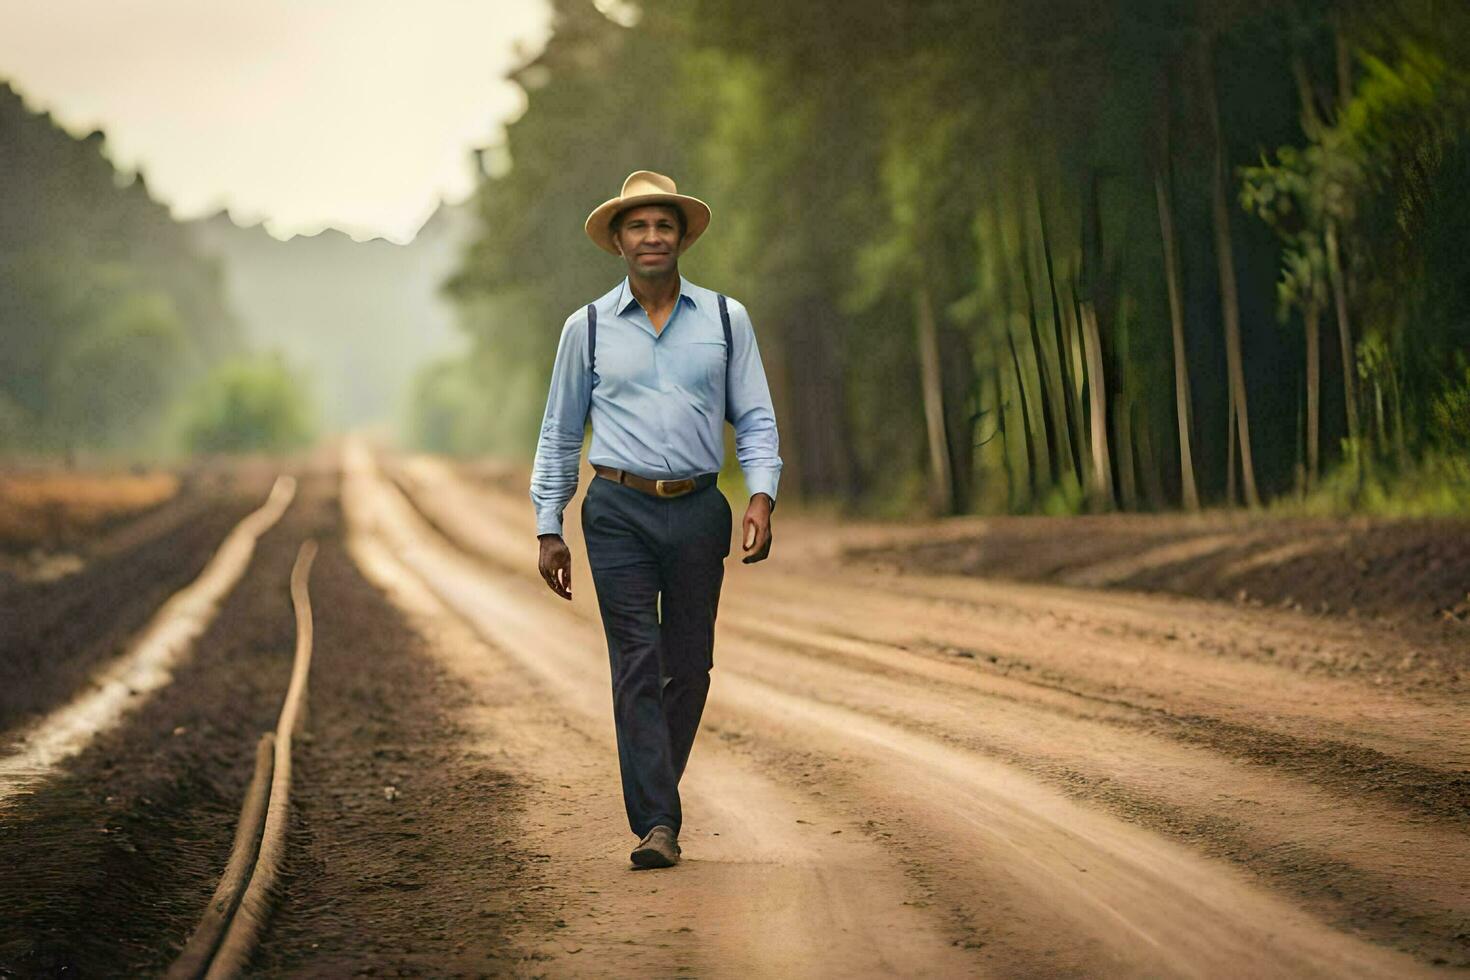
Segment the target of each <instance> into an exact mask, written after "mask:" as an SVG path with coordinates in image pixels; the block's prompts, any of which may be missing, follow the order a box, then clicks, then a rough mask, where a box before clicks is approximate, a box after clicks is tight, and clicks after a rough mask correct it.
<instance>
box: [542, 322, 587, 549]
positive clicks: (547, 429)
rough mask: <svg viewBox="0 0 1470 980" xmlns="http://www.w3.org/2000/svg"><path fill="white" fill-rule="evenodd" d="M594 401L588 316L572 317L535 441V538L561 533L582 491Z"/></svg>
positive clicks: (558, 350) (559, 348) (558, 353)
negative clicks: (579, 469) (585, 436)
mask: <svg viewBox="0 0 1470 980" xmlns="http://www.w3.org/2000/svg"><path fill="white" fill-rule="evenodd" d="M591 399H592V383H591V372H590V370H589V366H588V363H587V313H586V311H585V310H583V311H579V312H577V313H574V314H572V315H571V316H570V317H568V318H567V322H566V323H565V324H564V325H563V326H562V330H561V341H560V342H559V343H558V344H557V348H556V361H555V363H554V364H553V365H552V368H551V387H550V390H549V391H548V393H547V396H546V414H545V415H543V416H542V419H541V435H540V437H539V438H538V439H537V441H536V461H535V463H534V464H532V466H531V503H532V505H533V506H534V507H535V508H536V533H537V534H538V535H540V534H561V533H562V511H564V510H566V506H567V504H568V503H569V502H570V501H571V499H572V495H573V494H575V493H576V492H577V467H578V466H579V465H580V463H581V459H582V434H583V432H584V431H585V430H586V427H587V410H588V408H589V407H590V404H591Z"/></svg>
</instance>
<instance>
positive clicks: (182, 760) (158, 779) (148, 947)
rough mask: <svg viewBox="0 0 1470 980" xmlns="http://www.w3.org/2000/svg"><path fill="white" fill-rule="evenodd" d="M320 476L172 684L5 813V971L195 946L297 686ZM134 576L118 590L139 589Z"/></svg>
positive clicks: (99, 970) (0, 892)
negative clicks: (300, 572)
mask: <svg viewBox="0 0 1470 980" xmlns="http://www.w3.org/2000/svg"><path fill="white" fill-rule="evenodd" d="M321 483H322V481H321V480H314V481H308V482H307V483H306V485H305V486H304V487H303V491H304V492H302V493H301V494H300V495H299V496H298V499H297V500H296V502H295V503H294V504H293V505H292V506H291V507H290V508H289V509H288V510H287V512H286V514H285V516H284V517H283V518H282V520H281V522H280V523H279V524H278V525H277V526H276V527H274V528H272V529H271V530H270V531H268V532H267V533H266V534H265V535H264V536H263V537H262V538H261V539H260V542H259V543H258V545H257V548H256V552H255V555H254V556H253V558H252V560H251V563H250V566H249V568H248V569H247V571H246V573H245V576H244V577H243V578H242V579H241V581H240V583H239V584H238V585H237V586H236V588H235V589H234V590H233V591H232V592H231V593H230V595H229V596H228V597H227V598H226V600H225V601H224V602H223V603H222V604H221V608H220V613H219V615H218V617H217V618H216V619H215V621H214V622H213V623H212V624H211V625H210V627H209V629H208V630H206V631H205V633H204V635H203V636H201V637H200V639H199V641H198V642H197V643H196V645H195V653H194V656H193V657H192V658H191V659H189V660H188V661H187V662H186V663H185V664H184V665H183V666H181V667H180V668H179V669H178V670H177V671H176V672H175V677H174V681H173V683H172V684H169V685H168V686H166V687H164V688H163V689H161V690H159V691H158V692H157V693H156V694H155V695H154V696H153V697H152V698H150V699H149V700H148V701H147V702H146V703H145V704H143V705H142V706H140V707H139V708H138V709H137V710H136V711H135V712H133V713H131V714H130V715H128V716H127V717H126V719H125V720H124V722H123V723H122V724H121V725H120V726H119V727H118V728H116V729H113V730H112V731H110V732H106V733H103V734H102V735H100V736H99V737H98V738H97V740H96V741H95V742H93V744H92V745H91V747H89V748H88V749H87V750H86V751H85V752H83V753H82V754H81V755H80V756H78V757H77V758H76V759H75V760H74V761H73V763H72V764H71V765H70V766H68V767H67V769H66V770H65V771H64V772H63V773H60V774H58V775H57V776H55V777H54V778H52V779H51V780H50V781H48V782H46V783H43V784H42V785H41V786H40V787H38V788H37V790H36V791H35V794H34V795H32V796H29V797H23V798H20V799H18V800H17V801H16V802H15V804H14V806H12V807H10V808H8V809H6V810H4V811H0V866H3V867H4V868H5V869H6V873H5V875H4V876H3V878H0V908H4V909H5V914H4V916H3V917H0V975H16V976H138V975H153V974H159V973H161V972H162V971H163V970H164V969H165V968H166V967H167V965H168V964H169V963H170V962H171V961H172V959H173V957H174V956H175V955H176V954H177V952H178V950H179V949H181V948H182V946H183V943H184V940H185V938H186V937H187V935H188V933H189V931H190V930H191V929H192V928H193V926H194V924H195V923H196V922H197V921H198V918H199V915H200V913H201V912H202V911H203V909H204V905H205V903H206V902H207V901H208V900H209V896H210V893H211V891H212V890H213V887H214V884H215V882H216V880H217V879H218V877H219V874H220V872H221V871H222V870H223V868H224V865H225V862H226V861H227V859H228V857H229V850H230V842H231V839H232V836H233V834H234V826H235V822H236V820H237V818H238V815H239V808H240V804H241V801H242V799H243V793H244V790H245V786H246V784H247V783H248V782H249V779H250V774H251V770H252V768H253V763H254V752H255V741H256V738H257V737H258V736H259V734H260V733H261V732H262V731H265V730H267V729H269V728H272V727H274V725H275V719H276V715H277V713H278V712H279V710H280V706H281V699H282V697H283V696H284V694H285V690H286V685H287V682H288V680H289V677H290V670H291V657H292V650H293V646H294V643H295V623H294V618H293V614H292V610H291V603H290V596H289V591H288V579H289V575H290V570H291V564H292V562H293V561H294V559H295V555H296V549H297V547H298V546H299V545H300V543H301V540H302V539H303V538H304V537H306V536H307V535H308V534H311V533H314V531H315V530H316V529H317V528H318V527H319V526H321V525H322V523H323V522H324V520H325V517H324V515H325V514H326V513H327V512H328V509H329V506H330V502H331V501H330V498H329V497H327V496H326V495H325V494H324V493H323V491H322V489H321V488H320V486H319V485H320V484H321ZM259 503H260V500H259V499H251V500H250V501H249V502H248V503H246V504H245V506H244V509H245V510H248V509H250V508H252V507H256V506H259ZM224 530H225V531H227V530H228V528H227V527H226V528H225V529H224ZM222 537H223V532H222V533H221V534H220V535H219V536H218V538H222ZM218 538H216V539H215V543H216V544H217V543H218ZM168 546H169V542H167V541H165V542H161V543H160V544H159V545H157V547H159V548H161V549H164V550H165V551H166V549H167V548H168ZM205 557H206V558H207V555H206V556H205ZM136 574H137V573H136V572H135V571H132V570H129V571H127V572H125V573H124V574H123V575H122V576H121V580H120V581H119V582H117V583H116V584H115V585H110V586H109V587H110V588H112V589H114V590H115V591H116V592H117V593H119V594H120V593H121V592H125V591H126V590H128V589H135V588H138V587H139V586H140V585H141V584H142V583H140V582H138V581H136V579H135V576H136ZM148 612H149V613H151V610H148ZM143 618H146V616H144V617H143ZM7 971H8V972H7Z"/></svg>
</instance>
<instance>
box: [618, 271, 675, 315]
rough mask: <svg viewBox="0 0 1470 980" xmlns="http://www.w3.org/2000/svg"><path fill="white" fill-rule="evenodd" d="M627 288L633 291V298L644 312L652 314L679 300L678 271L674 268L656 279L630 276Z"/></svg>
mask: <svg viewBox="0 0 1470 980" xmlns="http://www.w3.org/2000/svg"><path fill="white" fill-rule="evenodd" d="M628 288H629V289H631V290H632V291H633V298H634V299H636V300H637V301H638V303H639V304H640V305H641V306H642V307H643V308H644V309H645V310H648V311H650V312H652V311H653V310H664V309H668V308H669V307H671V306H673V305H674V302H675V301H676V300H677V299H678V298H679V270H678V268H677V267H675V268H674V270H673V271H672V272H670V273H669V274H668V275H666V276H660V277H658V278H657V279H648V278H644V277H642V276H632V275H630V276H629V277H628Z"/></svg>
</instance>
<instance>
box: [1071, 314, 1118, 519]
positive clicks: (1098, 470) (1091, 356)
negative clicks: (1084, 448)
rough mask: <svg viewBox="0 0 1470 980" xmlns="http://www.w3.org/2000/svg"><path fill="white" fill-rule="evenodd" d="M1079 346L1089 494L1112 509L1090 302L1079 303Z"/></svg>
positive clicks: (1104, 401)
mask: <svg viewBox="0 0 1470 980" xmlns="http://www.w3.org/2000/svg"><path fill="white" fill-rule="evenodd" d="M1079 312H1080V318H1081V321H1082V339H1083V346H1084V347H1085V352H1086V355H1087V391H1088V396H1089V402H1090V404H1091V408H1092V476H1093V480H1092V487H1091V488H1090V493H1089V496H1090V497H1091V498H1092V503H1093V507H1094V508H1095V509H1097V510H1112V509H1113V508H1114V506H1116V504H1115V502H1114V499H1113V466H1112V461H1111V459H1110V456H1109V452H1108V396H1107V385H1106V382H1105V379H1104V378H1103V356H1102V337H1101V336H1100V334H1099V332H1098V327H1097V311H1096V310H1095V309H1093V306H1092V304H1091V303H1086V302H1084V303H1083V304H1082V305H1081V310H1080V311H1079Z"/></svg>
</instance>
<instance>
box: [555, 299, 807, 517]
mask: <svg viewBox="0 0 1470 980" xmlns="http://www.w3.org/2000/svg"><path fill="white" fill-rule="evenodd" d="M726 303H727V305H728V307H729V310H730V331H731V340H732V348H733V349H732V350H731V352H730V365H729V375H728V386H727V384H726V370H725V331H724V327H723V326H722V325H721V323H720V308H719V303H718V299H717V296H716V294H715V293H714V292H713V291H711V290H708V289H705V288H703V287H702V286H696V285H694V284H693V283H692V282H690V281H689V280H688V279H685V278H684V277H683V276H680V277H679V298H678V300H677V301H676V302H675V303H674V312H673V313H672V314H670V315H669V319H668V322H667V323H665V324H664V328H663V330H662V331H655V330H654V328H653V322H652V321H651V320H649V318H648V314H647V313H646V312H645V311H644V309H643V306H642V304H641V303H639V302H638V299H637V297H635V296H634V295H633V291H632V290H631V289H630V288H629V286H628V280H627V278H626V277H625V278H624V279H623V281H622V282H620V283H618V285H617V286H616V287H614V288H613V289H612V290H611V291H609V292H608V293H606V294H605V295H604V296H602V298H600V299H599V300H597V302H596V303H595V304H594V305H595V306H596V307H597V372H596V380H595V382H594V381H593V379H592V376H591V372H590V370H589V364H588V358H587V309H586V307H583V308H582V309H580V310H578V311H577V312H575V313H573V314H572V315H571V316H569V317H567V322H566V323H565V324H564V325H563V326H562V330H561V342H560V343H559V344H558V345H557V348H556V363H555V364H554V365H553V366H552V369H551V390H550V392H549V394H548V395H547V398H546V414H545V416H544V417H543V419H542V421H541V437H540V439H539V440H538V441H537V443H536V462H535V464H534V465H533V467H532V468H531V502H532V503H533V504H534V505H535V507H536V533H537V534H560V533H561V532H562V511H563V510H565V509H566V506H567V503H568V502H569V501H570V500H571V499H572V495H573V494H574V493H576V491H577V468H578V465H579V463H580V459H581V454H582V432H583V429H584V427H585V426H586V424H587V420H588V418H591V420H592V445H591V447H590V448H589V449H588V450H587V459H588V461H589V462H592V463H601V464H603V465H604V466H615V467H617V468H618V469H622V470H627V471H628V472H630V473H636V474H638V475H639V476H643V477H648V478H649V479H654V480H670V479H680V478H682V477H686V476H695V475H696V474H699V473H717V472H719V470H720V468H721V467H722V466H723V465H724V462H725V439H724V429H723V426H724V422H725V420H726V419H729V421H730V422H731V423H732V424H733V425H734V426H735V457H736V459H738V460H739V461H740V469H741V471H742V472H743V473H744V474H745V483H746V486H747V487H748V488H749V490H750V492H751V494H756V493H765V494H769V495H770V497H771V500H772V501H773V502H774V501H775V499H776V484H777V482H778V481H779V479H780V476H781V457H780V455H779V446H780V443H779V439H778V437H777V433H776V413H775V411H774V410H773V409H772V407H771V392H770V388H769V386H768V385H767V384H766V372H765V369H764V367H762V365H761V355H760V350H759V349H758V348H757V347H756V342H755V330H754V328H753V327H752V326H751V324H750V314H749V313H748V312H746V309H745V307H744V306H743V305H742V304H740V303H739V302H737V301H735V300H733V299H730V298H728V297H727V298H726ZM727 389H728V390H727Z"/></svg>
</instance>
